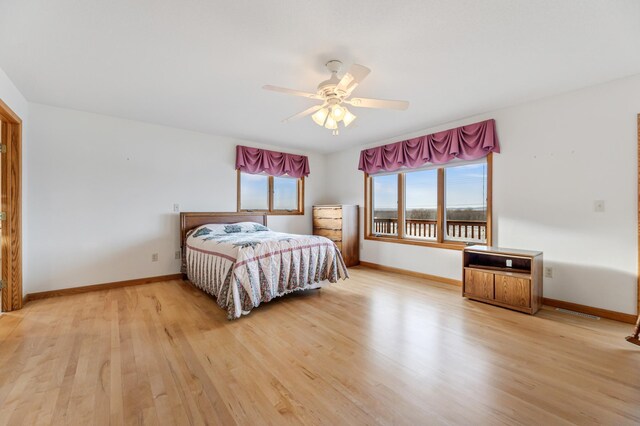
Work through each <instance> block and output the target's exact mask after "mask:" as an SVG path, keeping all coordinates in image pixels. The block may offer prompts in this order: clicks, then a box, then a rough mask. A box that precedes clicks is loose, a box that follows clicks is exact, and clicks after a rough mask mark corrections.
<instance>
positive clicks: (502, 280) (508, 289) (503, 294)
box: [495, 275, 531, 308]
mask: <svg viewBox="0 0 640 426" xmlns="http://www.w3.org/2000/svg"><path fill="white" fill-rule="evenodd" d="M495 289H496V290H495V291H496V300H497V301H498V302H502V303H506V304H509V305H514V306H522V307H525V308H530V307H531V280H528V279H526V278H515V277H509V276H507V275H496V285H495Z"/></svg>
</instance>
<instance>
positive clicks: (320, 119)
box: [311, 108, 329, 126]
mask: <svg viewBox="0 0 640 426" xmlns="http://www.w3.org/2000/svg"><path fill="white" fill-rule="evenodd" d="M328 115H329V110H328V109H327V108H322V109H319V110H318V111H316V112H315V113H314V114H313V115H312V116H311V118H312V119H313V121H314V122H315V123H316V124H317V125H318V126H324V123H325V121H326V120H327V116H328Z"/></svg>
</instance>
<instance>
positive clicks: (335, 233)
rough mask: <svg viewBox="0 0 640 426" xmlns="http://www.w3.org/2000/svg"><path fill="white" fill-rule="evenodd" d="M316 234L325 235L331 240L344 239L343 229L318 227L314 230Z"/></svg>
mask: <svg viewBox="0 0 640 426" xmlns="http://www.w3.org/2000/svg"><path fill="white" fill-rule="evenodd" d="M313 234H314V235H322V236H323V237H327V238H328V239H330V240H331V241H342V231H341V230H335V229H319V228H316V229H314V230H313Z"/></svg>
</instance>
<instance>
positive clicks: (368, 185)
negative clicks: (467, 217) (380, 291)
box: [364, 153, 493, 250]
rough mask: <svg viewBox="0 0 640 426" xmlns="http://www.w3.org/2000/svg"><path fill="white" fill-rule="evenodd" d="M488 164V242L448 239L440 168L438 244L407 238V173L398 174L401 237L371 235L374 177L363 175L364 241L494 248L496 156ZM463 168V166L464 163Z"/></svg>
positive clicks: (441, 169) (399, 229) (488, 156)
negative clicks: (405, 218) (446, 236)
mask: <svg viewBox="0 0 640 426" xmlns="http://www.w3.org/2000/svg"><path fill="white" fill-rule="evenodd" d="M486 160H487V225H486V226H487V230H486V236H487V241H486V242H479V241H454V240H447V239H445V232H444V231H445V229H444V227H445V220H444V210H445V200H444V198H445V187H444V183H445V176H444V169H445V167H438V168H437V170H438V182H437V185H438V210H437V214H436V219H437V224H436V228H437V238H436V239H435V240H424V239H416V238H411V237H405V223H404V213H405V193H404V191H405V184H404V183H405V172H404V171H400V172H399V173H398V234H397V235H376V234H374V233H373V232H372V225H373V223H372V222H373V218H372V212H373V205H372V201H373V176H371V175H369V174H368V173H365V174H364V222H365V223H364V225H365V229H364V239H365V240H371V241H381V242H389V243H397V244H409V245H416V246H424V247H435V248H443V249H450V250H463V249H464V248H465V247H467V246H469V245H486V246H491V245H492V242H493V214H492V212H493V153H489V154H488V155H487V156H486ZM460 165H463V163H461V164H460Z"/></svg>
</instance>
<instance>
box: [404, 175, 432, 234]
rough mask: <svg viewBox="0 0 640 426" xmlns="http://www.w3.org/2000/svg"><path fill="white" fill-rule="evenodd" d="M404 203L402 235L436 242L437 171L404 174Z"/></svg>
mask: <svg viewBox="0 0 640 426" xmlns="http://www.w3.org/2000/svg"><path fill="white" fill-rule="evenodd" d="M404 203H405V204H404V235H405V236H407V237H412V238H422V239H428V240H437V238H438V226H437V225H438V171H437V170H436V169H432V170H421V171H417V172H409V173H405V175H404Z"/></svg>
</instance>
